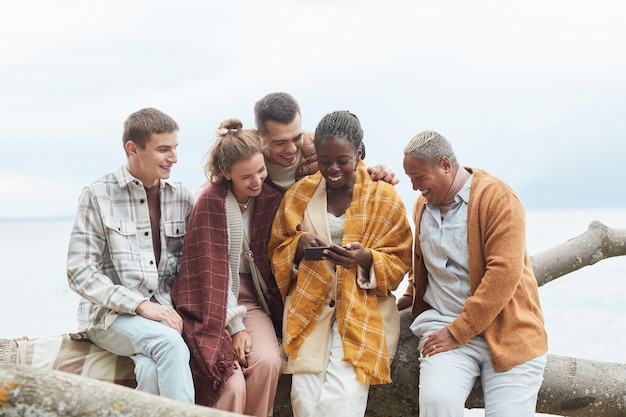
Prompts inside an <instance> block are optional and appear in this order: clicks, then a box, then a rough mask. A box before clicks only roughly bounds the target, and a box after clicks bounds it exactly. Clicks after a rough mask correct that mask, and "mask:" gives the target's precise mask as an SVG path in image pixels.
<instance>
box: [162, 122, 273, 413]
mask: <svg viewBox="0 0 626 417" xmlns="http://www.w3.org/2000/svg"><path fill="white" fill-rule="evenodd" d="M205 168H206V171H207V174H208V175H207V177H209V184H208V185H207V186H206V187H204V188H203V189H202V191H201V193H200V196H199V197H198V199H197V201H196V204H195V206H194V208H193V212H192V213H191V217H190V220H189V226H188V229H187V234H186V236H185V242H184V245H183V256H182V263H181V269H180V273H179V274H178V276H177V277H176V280H175V281H174V285H173V288H172V298H173V300H174V303H175V305H176V309H177V311H178V312H179V314H180V315H181V316H182V318H183V336H184V338H185V341H186V342H187V344H188V345H189V350H190V352H191V361H190V365H191V371H192V374H193V378H194V385H195V388H196V403H198V404H201V405H205V406H210V407H215V408H218V409H221V410H226V411H231V412H235V413H239V414H246V415H252V416H259V417H266V416H267V415H269V414H270V413H271V410H272V405H273V403H274V397H275V395H276V387H277V384H278V378H279V377H280V374H281V364H282V362H281V354H280V350H279V346H278V341H277V335H276V334H275V330H277V331H280V329H281V324H280V323H281V318H282V308H283V303H282V298H281V295H280V292H279V290H278V287H277V286H276V281H275V280H274V277H273V275H272V273H271V269H270V265H269V260H268V257H267V245H268V242H269V237H270V231H271V226H272V221H273V219H274V214H275V213H276V210H277V209H278V206H279V204H280V200H281V194H280V193H279V192H278V191H277V190H275V189H274V188H272V187H270V186H269V185H267V184H265V183H264V180H265V177H266V176H267V170H266V168H265V160H264V157H263V152H262V145H261V141H260V139H259V137H258V135H257V134H256V133H255V132H254V131H252V130H248V129H242V124H241V122H240V121H239V120H236V119H231V120H227V121H225V122H224V123H222V125H221V126H220V128H219V129H218V132H217V138H216V141H215V143H214V145H213V147H212V148H211V150H210V153H209V157H208V161H207V164H206V167H205ZM246 241H247V242H248V244H249V248H250V249H251V250H252V253H253V257H254V262H255V263H256V265H257V266H258V269H259V270H260V272H261V275H262V280H263V281H264V282H265V284H266V285H267V288H268V289H267V292H266V296H264V295H263V294H262V293H261V294H259V292H256V291H255V286H254V283H253V280H252V274H251V272H252V269H251V264H250V263H249V261H248V259H246V257H245V254H246V252H247V250H248V249H247V247H246V245H245V242H246ZM263 301H265V303H266V304H267V305H268V306H269V311H268V312H267V313H266V311H265V310H264V308H263V307H262V305H263Z"/></svg>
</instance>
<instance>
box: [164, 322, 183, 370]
mask: <svg viewBox="0 0 626 417" xmlns="http://www.w3.org/2000/svg"><path fill="white" fill-rule="evenodd" d="M161 346H162V347H163V350H164V353H165V354H166V355H167V357H168V358H169V359H170V360H176V361H180V362H184V363H188V362H189V357H190V354H189V347H188V346H187V344H186V343H185V340H184V339H183V338H182V336H181V335H180V334H178V333H177V332H176V331H175V330H173V329H172V331H168V332H166V333H165V334H164V336H163V338H162V343H161Z"/></svg>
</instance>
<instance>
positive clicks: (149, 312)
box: [135, 300, 183, 333]
mask: <svg viewBox="0 0 626 417" xmlns="http://www.w3.org/2000/svg"><path fill="white" fill-rule="evenodd" d="M135 312H136V313H137V314H139V315H140V316H142V317H145V318H147V319H150V320H154V321H162V322H163V323H165V324H167V325H168V326H170V327H171V328H172V329H174V330H176V331H177V332H178V333H182V331H183V319H182V317H181V316H180V314H178V312H176V310H174V308H173V307H170V306H162V305H161V304H158V303H152V302H150V301H148V300H145V301H142V302H141V304H139V305H138V306H137V308H136V309H135Z"/></svg>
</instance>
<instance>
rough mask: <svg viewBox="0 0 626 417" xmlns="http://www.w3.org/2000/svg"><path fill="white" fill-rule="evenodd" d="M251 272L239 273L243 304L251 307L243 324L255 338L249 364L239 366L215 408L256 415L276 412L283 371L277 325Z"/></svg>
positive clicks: (262, 416) (229, 379)
mask: <svg viewBox="0 0 626 417" xmlns="http://www.w3.org/2000/svg"><path fill="white" fill-rule="evenodd" d="M251 279H252V278H251V275H250V274H239V298H238V302H239V304H240V305H245V306H246V308H247V310H248V311H247V312H246V315H245V316H244V319H243V324H244V325H245V326H246V331H247V332H248V334H250V338H251V339H252V347H251V349H250V353H248V357H247V359H248V367H247V368H241V367H240V366H239V367H238V368H237V371H236V372H235V374H234V375H233V376H231V377H230V378H228V381H226V385H225V386H224V389H223V390H222V393H221V394H220V398H219V399H218V400H217V403H216V404H215V408H218V409H220V410H224V411H230V412H234V413H239V414H245V415H249V416H256V417H267V416H271V415H272V409H273V405H274V398H275V397H276V387H277V385H278V378H280V374H281V357H280V349H279V347H278V340H277V339H276V333H275V332H274V326H273V325H272V321H271V320H270V318H269V316H268V315H267V314H265V312H264V311H263V309H262V308H261V306H260V305H259V302H258V300H257V298H256V295H255V293H254V291H253V289H252V281H251Z"/></svg>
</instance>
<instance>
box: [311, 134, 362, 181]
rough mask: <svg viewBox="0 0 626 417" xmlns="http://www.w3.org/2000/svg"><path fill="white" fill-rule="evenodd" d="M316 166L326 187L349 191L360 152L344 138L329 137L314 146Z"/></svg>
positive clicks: (354, 177) (354, 179)
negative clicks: (324, 180)
mask: <svg viewBox="0 0 626 417" xmlns="http://www.w3.org/2000/svg"><path fill="white" fill-rule="evenodd" d="M315 153H316V154H317V164H318V166H319V170H320V172H321V173H322V176H323V177H324V179H326V186H327V187H328V188H332V189H335V190H340V189H346V190H351V189H352V187H353V186H354V182H355V181H356V175H355V174H354V170H355V168H356V164H357V161H358V160H359V159H360V158H361V150H360V149H359V150H356V149H355V147H354V144H353V143H352V142H350V141H349V140H348V139H347V138H346V137H345V136H329V137H326V138H324V139H322V140H321V141H320V142H319V144H317V145H316V146H315Z"/></svg>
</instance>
